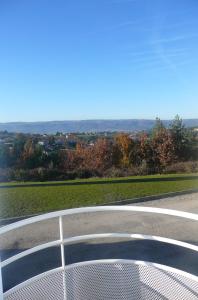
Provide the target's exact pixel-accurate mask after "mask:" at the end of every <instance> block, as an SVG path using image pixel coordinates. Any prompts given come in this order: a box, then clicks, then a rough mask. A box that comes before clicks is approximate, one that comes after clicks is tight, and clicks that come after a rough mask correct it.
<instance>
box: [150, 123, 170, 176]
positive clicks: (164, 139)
mask: <svg viewBox="0 0 198 300" xmlns="http://www.w3.org/2000/svg"><path fill="white" fill-rule="evenodd" d="M152 148H153V159H154V162H155V166H156V167H157V169H158V171H161V170H162V169H163V168H164V167H166V166H167V165H170V164H171V163H173V162H175V160H176V156H175V146H174V140H173V137H172V135H171V133H170V131H169V130H168V129H166V128H162V129H160V130H159V131H158V132H157V133H156V134H155V136H154V137H153V139H152Z"/></svg>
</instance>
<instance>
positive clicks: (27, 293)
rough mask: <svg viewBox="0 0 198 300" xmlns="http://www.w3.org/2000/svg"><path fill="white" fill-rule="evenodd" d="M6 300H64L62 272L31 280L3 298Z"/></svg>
mask: <svg viewBox="0 0 198 300" xmlns="http://www.w3.org/2000/svg"><path fill="white" fill-rule="evenodd" d="M4 299H6V300H44V299H49V300H55V299H56V300H64V295H63V272H62V271H57V272H54V273H52V274H48V275H45V276H44V277H42V278H39V279H36V280H33V281H31V282H29V283H27V284H25V285H23V286H22V287H20V286H19V288H18V289H16V290H15V291H14V292H11V293H10V294H8V295H7V296H4Z"/></svg>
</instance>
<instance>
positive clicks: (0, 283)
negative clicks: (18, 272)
mask: <svg viewBox="0 0 198 300" xmlns="http://www.w3.org/2000/svg"><path fill="white" fill-rule="evenodd" d="M0 300H3V279H2V272H1V257H0Z"/></svg>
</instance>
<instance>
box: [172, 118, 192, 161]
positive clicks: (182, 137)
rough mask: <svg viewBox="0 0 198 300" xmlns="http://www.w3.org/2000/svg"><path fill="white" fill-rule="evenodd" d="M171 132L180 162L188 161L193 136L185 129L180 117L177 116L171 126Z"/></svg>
mask: <svg viewBox="0 0 198 300" xmlns="http://www.w3.org/2000/svg"><path fill="white" fill-rule="evenodd" d="M170 132H171V135H172V138H173V142H174V149H175V155H176V156H177V158H178V161H181V160H187V159H188V157H189V154H190V147H191V143H192V134H191V131H190V130H189V129H187V128H186V127H185V125H184V124H183V121H182V119H181V118H180V117H179V116H178V115H176V117H175V119H174V120H173V122H172V123H171V124H170Z"/></svg>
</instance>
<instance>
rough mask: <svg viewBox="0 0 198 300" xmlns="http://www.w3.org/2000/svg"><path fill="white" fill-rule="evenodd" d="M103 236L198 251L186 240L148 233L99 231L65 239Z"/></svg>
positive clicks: (65, 240) (99, 237) (85, 238)
mask: <svg viewBox="0 0 198 300" xmlns="http://www.w3.org/2000/svg"><path fill="white" fill-rule="evenodd" d="M101 238H128V239H142V240H150V241H157V242H162V243H167V244H172V245H176V246H179V247H184V248H187V249H190V250H193V251H198V246H196V245H193V244H189V243H186V242H181V241H178V240H174V239H169V238H166V237H161V236H154V235H146V234H136V233H135V234H129V233H97V234H87V235H81V236H75V237H71V238H66V239H64V244H68V243H72V242H79V241H83V240H88V239H101Z"/></svg>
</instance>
